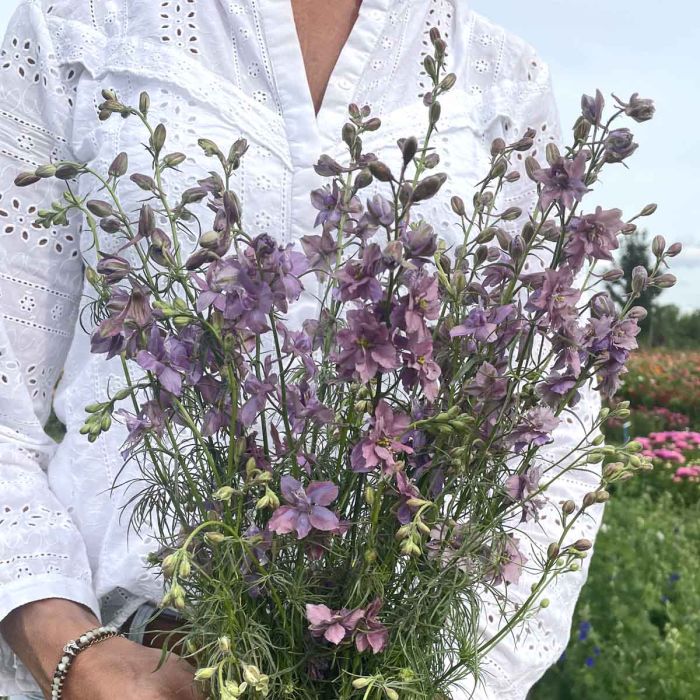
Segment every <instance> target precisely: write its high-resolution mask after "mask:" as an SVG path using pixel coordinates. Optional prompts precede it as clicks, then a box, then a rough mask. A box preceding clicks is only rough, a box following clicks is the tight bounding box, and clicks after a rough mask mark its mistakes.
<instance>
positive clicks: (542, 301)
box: [525, 267, 581, 328]
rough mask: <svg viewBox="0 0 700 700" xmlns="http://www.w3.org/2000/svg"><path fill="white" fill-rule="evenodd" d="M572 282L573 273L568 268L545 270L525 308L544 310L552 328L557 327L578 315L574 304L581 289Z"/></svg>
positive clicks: (579, 295) (579, 296)
mask: <svg viewBox="0 0 700 700" xmlns="http://www.w3.org/2000/svg"><path fill="white" fill-rule="evenodd" d="M573 284H574V273H573V270H571V269H570V268H568V267H561V268H559V269H558V270H552V269H548V270H545V271H544V273H542V275H541V285H540V286H539V287H538V288H537V289H536V290H535V291H534V292H533V293H532V294H531V295H530V298H529V299H528V302H527V306H526V307H525V308H526V309H527V310H528V311H543V312H545V313H546V314H547V317H548V318H549V320H550V322H551V323H552V325H553V326H554V328H558V327H559V326H561V325H563V324H564V323H566V322H567V321H570V320H572V319H575V318H577V317H578V310H577V309H576V304H577V302H578V301H579V299H580V298H581V290H580V289H579V288H577V287H574V286H573ZM533 286H534V285H533Z"/></svg>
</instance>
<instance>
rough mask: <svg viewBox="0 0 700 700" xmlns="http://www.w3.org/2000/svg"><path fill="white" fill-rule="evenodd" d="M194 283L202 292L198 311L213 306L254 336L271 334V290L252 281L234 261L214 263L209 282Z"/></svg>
mask: <svg viewBox="0 0 700 700" xmlns="http://www.w3.org/2000/svg"><path fill="white" fill-rule="evenodd" d="M192 279H193V280H194V282H195V283H196V284H197V286H198V287H199V289H200V293H199V296H198V298H197V311H204V310H205V309H207V308H209V307H210V306H213V307H214V308H215V309H216V310H217V311H220V312H221V313H222V314H223V317H224V318H225V319H226V320H227V321H231V322H233V323H235V325H236V326H237V327H238V328H239V329H245V330H249V331H251V332H252V333H256V334H258V333H263V332H265V331H267V330H269V326H268V325H267V316H268V314H269V313H270V311H271V310H272V305H273V295H272V290H271V289H270V286H269V285H268V284H267V283H266V282H263V281H262V280H260V279H255V278H254V277H251V274H250V271H249V270H248V269H247V268H246V267H244V266H243V265H242V264H241V262H240V261H239V260H236V259H235V258H226V259H224V260H218V261H215V262H213V263H212V264H211V265H209V267H208V268H207V273H206V280H202V279H201V278H199V277H197V276H196V275H193V276H192Z"/></svg>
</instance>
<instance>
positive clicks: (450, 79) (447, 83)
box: [440, 73, 457, 92]
mask: <svg viewBox="0 0 700 700" xmlns="http://www.w3.org/2000/svg"><path fill="white" fill-rule="evenodd" d="M456 82H457V76H456V75H455V74H454V73H448V74H447V75H446V76H445V77H444V78H443V79H442V81H441V82H440V89H441V90H444V91H445V92H447V90H451V89H452V88H453V87H454V86H455V83H456Z"/></svg>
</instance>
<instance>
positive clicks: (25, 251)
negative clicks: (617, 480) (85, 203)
mask: <svg viewBox="0 0 700 700" xmlns="http://www.w3.org/2000/svg"><path fill="white" fill-rule="evenodd" d="M432 26H436V27H439V29H440V30H441V31H442V33H443V35H444V36H445V37H446V39H447V41H448V44H449V62H450V69H451V70H453V71H454V72H455V73H457V75H458V84H457V86H456V88H455V89H454V90H453V91H452V92H451V93H450V94H449V97H448V98H447V99H446V100H445V101H444V103H443V117H442V119H441V122H440V130H439V134H438V136H437V138H436V142H435V145H436V146H437V147H438V149H439V151H440V155H441V156H442V164H441V169H442V170H444V171H446V172H448V173H449V175H450V179H449V181H448V184H447V185H446V186H445V188H444V189H443V191H442V192H441V194H440V196H439V197H438V198H436V199H435V200H431V202H430V203H429V204H428V205H426V206H424V207H423V215H424V217H425V218H426V219H427V220H428V221H429V222H431V223H432V224H433V225H434V226H435V228H436V229H437V230H438V231H439V233H440V235H442V236H443V237H444V238H446V239H447V240H448V241H450V240H451V237H453V236H455V235H456V231H457V229H456V227H455V226H454V218H453V216H452V215H451V213H450V207H449V201H450V197H451V195H453V194H461V195H463V196H464V198H465V199H466V200H467V201H469V200H470V199H471V193H472V191H473V187H474V185H475V183H476V182H477V181H478V180H479V179H480V178H481V177H482V176H483V174H484V173H485V172H486V168H487V167H488V166H487V164H488V158H489V155H488V152H489V146H490V143H491V141H492V140H493V139H494V138H496V137H498V136H501V137H504V138H506V140H515V138H516V137H517V136H518V135H519V134H521V133H522V132H524V131H525V129H527V128H528V127H533V128H534V129H536V131H537V149H538V150H539V151H543V150H544V146H545V144H546V142H547V141H549V140H557V139H558V138H559V127H558V118H557V110H556V107H555V104H554V101H553V98H552V91H551V87H550V79H549V74H548V70H547V67H546V65H544V64H543V63H542V61H541V60H540V59H539V58H538V56H537V55H536V54H535V52H534V51H533V49H532V48H531V47H530V46H528V45H527V44H526V43H525V42H523V41H522V40H521V39H519V38H517V37H516V36H513V35H512V34H510V33H508V32H506V31H505V30H503V29H502V28H500V27H498V26H495V25H494V24H492V23H491V22H489V21H488V20H486V19H484V18H483V17H481V16H479V15H477V14H475V13H474V12H472V11H471V10H470V9H469V7H468V3H467V2H465V0H364V2H363V3H362V8H361V12H360V16H359V18H358V20H357V23H356V25H355V27H354V29H353V31H352V33H351V35H350V37H349V40H348V42H347V45H346V46H345V48H344V50H343V52H342V54H341V56H340V58H339V61H338V64H337V66H336V68H335V71H334V73H333V75H332V78H331V80H330V84H329V86H328V91H327V93H326V95H325V99H324V102H323V106H322V108H321V110H320V113H319V114H318V116H316V115H315V114H314V110H313V106H312V102H311V99H310V95H309V90H308V86H307V83H306V80H305V73H304V66H303V61H302V57H301V53H300V50H299V44H298V40H297V37H296V33H295V28H294V21H293V16H292V12H291V4H290V0H148V2H145V1H144V0H24V2H23V3H22V5H21V6H20V7H19V9H18V10H17V12H16V14H15V15H14V18H13V20H12V22H11V24H10V28H9V29H8V31H7V35H6V37H5V39H4V43H3V45H2V51H1V53H0V619H2V618H3V617H4V616H5V615H7V613H9V612H10V611H11V610H13V609H14V608H16V607H18V606H20V605H22V604H25V603H27V602H30V601H32V600H36V599H40V598H47V597H61V598H67V599H70V600H74V601H78V602H80V603H83V604H85V605H87V606H89V607H91V608H92V609H93V610H94V611H95V612H96V613H99V612H100V608H102V616H103V619H105V618H109V619H113V620H123V619H125V618H126V617H127V616H128V615H129V614H130V613H131V612H132V611H133V610H135V609H136V607H138V605H139V604H141V603H142V602H143V601H145V600H159V598H160V594H161V586H160V583H159V581H157V580H156V579H155V577H154V576H153V575H151V574H150V573H147V572H146V570H145V568H144V559H145V557H146V555H147V554H148V553H149V552H150V551H151V550H152V549H154V546H155V545H154V541H153V539H152V538H150V537H149V536H148V535H147V534H143V535H142V536H141V537H136V536H134V534H133V533H131V534H130V535H129V537H128V538H127V523H128V513H127V514H124V515H123V516H122V517H120V506H121V504H122V503H124V502H125V500H126V498H127V496H126V494H125V491H124V489H121V488H120V489H117V490H116V491H115V492H114V493H112V494H111V495H110V493H108V489H109V487H110V486H111V485H112V484H113V482H114V480H115V478H116V476H117V473H118V472H119V470H120V468H121V467H122V464H121V461H120V457H119V447H120V445H121V442H122V440H123V437H124V434H123V432H122V428H121V427H119V426H118V427H116V428H114V429H112V430H111V431H110V432H109V433H108V434H107V435H106V436H104V438H103V439H100V440H98V441H97V442H96V443H94V444H89V443H88V442H87V441H86V440H85V439H84V438H83V437H82V436H81V435H79V433H78V430H79V428H80V426H81V424H82V421H83V417H84V412H83V408H84V406H85V405H86V404H87V403H90V402H92V401H95V400H100V399H104V398H105V397H106V392H107V388H108V386H109V387H110V389H111V390H114V389H115V388H116V387H117V386H118V385H119V384H120V383H121V382H123V379H122V378H121V372H120V368H119V366H118V365H114V364H110V363H108V362H105V360H104V358H103V356H91V355H90V352H89V343H88V336H87V334H86V333H85V332H84V331H83V330H82V328H81V326H80V320H79V318H78V311H79V305H80V300H81V291H82V285H83V281H82V268H81V248H82V249H83V251H84V252H83V253H82V254H83V255H85V256H86V257H87V258H88V259H91V256H94V251H90V250H88V249H89V248H90V241H89V240H87V238H83V237H82V233H81V227H80V226H79V225H78V222H76V223H75V225H73V226H71V227H69V228H58V229H55V230H45V229H42V228H37V227H36V226H34V224H33V220H34V219H35V217H36V214H37V209H38V208H43V207H45V206H46V205H47V203H49V202H51V201H52V200H53V199H54V198H56V197H58V196H59V195H60V188H58V187H55V186H54V185H53V184H52V183H50V182H48V181H43V182H42V183H41V184H40V185H38V186H35V187H32V188H28V189H21V190H20V189H17V188H15V187H14V185H13V180H14V178H15V176H16V175H17V173H18V172H19V171H24V170H28V169H33V168H34V167H36V166H37V165H39V164H42V163H45V162H48V161H50V160H56V159H66V158H68V159H72V160H79V161H86V162H89V163H91V164H92V165H93V166H94V167H95V168H96V169H98V170H102V171H103V172H104V171H106V169H107V167H108V166H109V163H110V162H111V160H112V159H113V157H114V156H115V154H116V153H117V152H119V151H121V150H126V151H127V152H129V153H130V158H131V163H132V165H134V166H135V167H141V168H143V171H144V172H145V171H147V170H148V162H147V160H146V158H145V154H144V151H143V149H142V147H141V146H140V143H141V142H142V140H143V138H142V134H141V133H140V132H139V131H138V130H137V124H136V121H135V120H126V121H125V120H122V119H118V118H113V119H110V120H109V121H107V122H104V123H102V122H99V121H98V120H97V118H96V105H97V104H98V103H99V102H100V101H101V98H100V91H101V89H102V88H105V87H111V88H114V89H115V90H116V91H117V93H118V94H119V96H120V97H121V98H122V99H123V100H124V101H125V102H127V103H129V104H137V101H138V95H139V93H140V91H142V90H147V91H148V92H149V93H150V95H151V98H152V107H151V112H152V114H153V115H155V116H157V118H159V119H161V120H162V121H163V122H164V123H165V124H166V126H167V128H168V134H169V146H168V148H169V150H171V151H176V150H177V151H182V152H185V153H187V154H189V157H188V160H187V161H186V163H185V164H184V165H183V166H182V167H183V170H184V172H185V173H186V175H187V177H186V178H181V179H180V180H179V181H178V182H175V183H172V188H173V191H174V192H175V193H178V192H180V191H182V190H184V189H185V188H187V187H190V186H192V185H193V184H195V182H196V180H197V179H198V178H201V177H205V176H206V174H207V171H208V168H209V166H210V164H209V162H208V161H207V160H206V159H203V158H201V157H199V155H198V153H199V149H198V148H197V146H196V141H197V139H198V138H199V137H207V138H211V139H213V140H214V141H216V142H218V143H220V144H221V145H222V146H225V145H227V144H230V143H232V142H233V140H235V139H236V138H238V137H241V136H243V137H245V138H246V139H247V140H248V141H249V143H250V150H249V152H248V154H247V155H246V157H245V158H244V159H243V166H242V168H241V170H240V171H239V173H238V175H237V182H236V183H235V187H236V189H237V191H238V192H239V193H240V194H241V196H242V200H243V206H244V224H245V227H246V228H247V230H248V231H249V232H251V233H253V234H258V233H261V232H269V233H271V234H272V235H274V236H276V237H278V238H280V239H283V240H286V241H289V240H296V239H298V238H299V237H300V236H302V235H304V234H307V233H309V232H310V231H311V228H312V223H313V218H314V212H313V211H312V208H311V206H310V204H309V192H310V190H311V189H313V188H314V187H318V186H319V184H320V183H319V178H318V176H316V174H315V173H314V171H313V168H312V166H313V164H314V162H315V161H316V159H317V158H318V156H319V155H320V154H321V153H323V152H327V153H330V154H331V155H335V156H336V157H342V151H341V150H340V148H339V146H338V141H339V140H340V139H339V134H340V129H341V127H342V124H343V122H344V121H345V116H346V114H347V105H348V103H350V102H357V103H358V104H369V105H371V106H372V109H373V112H374V113H375V114H376V115H378V116H380V117H381V118H382V121H383V123H384V128H383V129H381V130H380V131H379V132H378V134H377V135H376V137H375V138H376V142H375V143H373V142H372V141H371V139H369V138H368V139H367V150H372V151H374V152H376V153H377V154H378V155H379V156H380V157H381V158H383V159H387V160H388V162H389V163H390V164H391V163H392V162H393V160H395V159H396V158H397V155H398V149H396V146H395V143H396V140H397V139H398V138H400V137H405V136H409V135H412V134H416V135H418V136H420V131H421V130H422V129H423V128H424V126H425V123H426V115H425V108H424V107H423V106H422V105H421V102H420V99H419V96H420V95H422V93H423V92H424V91H425V90H426V88H427V86H428V81H427V79H426V75H425V74H424V73H423V72H422V65H421V64H422V57H423V56H424V55H425V52H426V51H427V50H428V45H429V42H428V40H427V37H426V32H427V30H428V29H429V28H430V27H432ZM122 198H123V200H124V201H126V202H128V203H131V204H133V206H134V207H136V204H137V202H138V199H139V194H138V193H137V192H136V191H134V190H129V188H128V186H125V187H124V188H123V190H122ZM506 200H507V201H506V204H507V205H514V204H517V205H520V206H522V207H523V208H524V209H526V210H527V209H531V208H532V206H533V203H534V191H533V189H532V183H531V182H530V181H529V180H528V179H527V178H525V177H523V178H522V179H521V181H520V183H518V184H517V185H515V186H514V187H513V188H512V189H511V190H510V191H509V193H508V196H507V197H506ZM460 235H461V234H460ZM114 246H115V243H114V242H112V241H111V240H108V236H107V235H106V234H105V240H104V241H103V243H102V248H103V250H106V251H110V250H112V249H114ZM307 311H308V312H309V313H313V309H307ZM300 313H301V315H303V311H302V312H300ZM59 378H60V382H59V385H58V389H57V391H56V394H55V397H54V407H55V411H56V414H57V415H58V417H59V418H60V419H61V420H62V421H63V422H64V423H65V424H66V426H67V434H66V437H65V439H64V440H63V442H62V443H61V444H60V445H58V446H57V445H55V444H54V443H53V442H52V441H51V440H50V439H49V438H48V437H47V436H46V435H45V433H44V431H43V429H42V427H43V425H44V423H45V421H46V419H47V416H48V415H49V412H50V407H51V402H52V393H53V388H54V385H55V384H56V382H57V380H59ZM598 408H599V403H598V396H597V394H595V393H594V392H592V391H588V392H587V393H586V394H585V396H584V399H583V400H582V401H581V403H580V404H579V405H578V406H577V409H576V410H577V415H576V416H575V417H573V418H572V417H570V418H568V419H567V421H566V422H564V424H563V425H562V426H561V427H560V428H559V429H558V431H557V434H556V440H555V441H554V443H553V444H552V445H551V446H549V448H548V451H549V452H550V454H551V456H556V454H557V453H559V454H562V455H564V454H566V453H567V452H569V450H571V448H572V447H575V446H576V445H577V444H578V443H579V441H580V438H581V432H582V430H583V428H582V426H585V425H590V423H591V421H592V420H593V417H594V416H595V415H596V414H597V411H598ZM129 470H130V468H127V471H126V473H125V474H122V475H121V477H120V482H121V483H126V482H128V481H129V479H130V477H133V476H134V475H135V474H134V473H132V472H131V471H129ZM595 484H597V475H596V472H595V470H587V471H583V470H575V471H570V472H569V473H568V474H567V475H566V476H565V477H563V478H562V479H560V480H559V481H557V482H556V484H555V485H554V486H553V487H552V488H551V489H550V491H549V498H550V501H551V504H553V505H550V506H549V507H547V508H545V510H544V511H543V512H542V515H541V517H540V520H539V522H537V523H534V522H528V523H525V524H523V525H520V526H519V528H520V530H521V532H522V535H521V536H520V540H521V543H523V544H524V545H525V555H526V556H527V557H528V559H529V561H530V562H534V561H535V559H536V554H537V552H542V551H544V550H545V549H546V547H547V545H548V544H549V543H550V542H551V541H552V539H554V538H555V537H558V533H559V530H560V523H559V522H558V520H557V512H556V509H555V507H554V506H555V505H557V504H558V503H560V502H561V501H562V500H564V499H566V498H574V499H576V500H577V501H580V499H581V497H582V496H583V494H584V493H586V492H587V491H589V490H590V489H591V488H592V487H593V486H594V485H595ZM589 513H590V517H589V518H588V519H585V520H584V521H583V522H581V524H580V526H579V527H577V529H576V531H575V532H573V533H572V539H576V538H578V537H588V538H589V539H591V540H592V539H594V537H595V534H596V531H597V529H598V526H599V522H600V517H601V513H602V506H598V507H595V508H593V509H591V510H590V511H589ZM535 573H536V572H533V573H529V572H525V573H524V574H523V576H522V577H521V579H520V582H519V583H518V584H517V585H512V586H510V588H509V595H508V597H509V601H510V602H509V604H508V606H507V611H506V612H508V611H511V612H512V610H513V607H514V606H517V604H518V601H522V600H523V599H524V598H525V597H527V595H528V593H529V587H530V584H531V583H532V581H533V580H534V578H535ZM586 573H587V562H584V566H583V568H582V570H581V571H579V572H577V573H570V574H567V575H564V576H562V577H560V579H559V580H558V581H557V583H556V584H555V585H554V586H553V587H552V588H551V590H550V592H549V594H548V597H549V598H550V600H551V604H550V606H549V607H548V608H547V609H544V610H542V611H540V612H539V613H538V614H537V615H536V616H535V617H533V618H532V619H530V620H529V621H528V622H527V623H526V624H524V625H523V626H521V627H520V628H518V629H517V630H516V631H515V633H514V634H511V635H509V636H507V637H506V638H505V639H503V640H502V641H501V642H500V643H499V644H498V645H497V646H496V647H495V648H494V650H493V651H491V652H490V653H489V654H488V656H487V658H485V659H484V676H483V686H482V687H479V688H478V689H477V690H476V691H475V694H474V697H476V698H499V700H516V699H522V698H524V697H525V695H526V694H527V691H528V689H529V688H530V687H531V685H532V684H533V683H534V682H535V681H536V680H537V679H538V678H539V677H540V676H541V675H542V673H543V672H544V671H545V669H546V668H547V667H548V666H549V665H550V664H552V663H553V662H555V661H556V660H557V658H558V657H559V655H560V654H561V652H562V650H563V649H564V647H565V646H566V643H567V641H568V638H569V627H570V624H571V617H572V612H573V609H574V604H575V601H576V598H577V595H578V593H579V590H580V587H581V586H582V584H583V582H584V580H585V578H586ZM501 615H502V612H501V610H500V609H499V606H498V605H497V604H496V603H495V601H493V600H491V599H489V598H488V597H485V602H484V614H483V619H482V621H481V629H482V630H483V634H484V636H485V637H488V636H489V635H492V634H493V633H494V632H495V631H496V630H497V629H498V628H499V620H500V618H501ZM105 621H106V619H105ZM473 687H474V682H473V680H472V681H470V682H466V681H465V682H464V684H463V687H462V688H456V689H455V691H454V697H455V698H467V697H469V696H470V692H471V690H472V689H473ZM35 689H36V686H35V684H34V682H33V681H32V679H31V678H30V676H29V674H28V672H27V671H26V669H25V668H24V667H23V666H22V665H21V664H20V663H19V662H18V661H17V659H16V658H15V657H14V655H13V654H12V652H11V650H10V649H9V647H8V646H7V645H6V644H5V643H4V642H1V641H0V695H4V694H8V695H12V694H13V693H21V692H28V691H32V690H35Z"/></svg>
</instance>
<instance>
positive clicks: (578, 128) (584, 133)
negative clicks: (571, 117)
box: [574, 117, 591, 142]
mask: <svg viewBox="0 0 700 700" xmlns="http://www.w3.org/2000/svg"><path fill="white" fill-rule="evenodd" d="M590 133H591V122H589V121H588V119H586V118H585V117H579V118H578V120H577V121H576V124H575V125H574V138H575V139H576V141H577V142H580V141H585V140H586V139H587V138H588V136H589V135H590Z"/></svg>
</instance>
